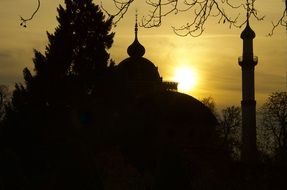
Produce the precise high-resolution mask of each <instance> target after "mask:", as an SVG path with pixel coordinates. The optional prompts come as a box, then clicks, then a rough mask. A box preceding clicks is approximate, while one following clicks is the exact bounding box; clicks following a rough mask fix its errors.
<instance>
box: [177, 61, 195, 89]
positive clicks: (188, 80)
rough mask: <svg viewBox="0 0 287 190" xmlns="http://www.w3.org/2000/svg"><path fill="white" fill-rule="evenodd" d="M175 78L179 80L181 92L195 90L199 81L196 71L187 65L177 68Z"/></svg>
mask: <svg viewBox="0 0 287 190" xmlns="http://www.w3.org/2000/svg"><path fill="white" fill-rule="evenodd" d="M174 80H175V81H176V82H178V90H179V91H181V92H189V91H191V90H193V89H194V87H195V86H196V84H197V81H198V79H197V75H196V72H195V71H194V70H193V69H192V68H190V67H187V66H182V67H179V68H176V69H175V72H174Z"/></svg>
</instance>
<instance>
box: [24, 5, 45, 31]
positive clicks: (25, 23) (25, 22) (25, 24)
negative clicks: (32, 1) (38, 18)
mask: <svg viewBox="0 0 287 190" xmlns="http://www.w3.org/2000/svg"><path fill="white" fill-rule="evenodd" d="M37 1H38V5H37V8H36V10H35V11H34V12H33V14H32V15H31V17H30V18H23V17H21V16H20V20H21V23H20V25H21V26H23V27H25V28H26V27H27V22H28V21H30V20H32V19H33V18H34V16H35V15H36V13H37V12H38V11H39V9H40V6H41V2H40V0H37Z"/></svg>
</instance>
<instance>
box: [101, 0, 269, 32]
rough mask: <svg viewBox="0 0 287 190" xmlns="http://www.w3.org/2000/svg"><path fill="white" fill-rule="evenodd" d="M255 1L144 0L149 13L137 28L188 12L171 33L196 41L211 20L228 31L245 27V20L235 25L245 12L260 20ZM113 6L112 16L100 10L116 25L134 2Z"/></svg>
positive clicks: (119, 0)
mask: <svg viewBox="0 0 287 190" xmlns="http://www.w3.org/2000/svg"><path fill="white" fill-rule="evenodd" d="M255 1H256V0H246V3H242V2H241V3H238V1H235V0H146V4H147V5H148V6H149V7H150V9H149V13H148V15H147V16H144V17H143V18H142V22H141V24H140V25H141V26H142V27H145V28H152V27H158V26H160V25H161V23H162V18H163V17H165V16H168V15H170V14H175V15H176V14H180V13H183V12H186V13H187V12H188V13H189V12H190V13H192V14H191V16H190V22H187V24H186V25H184V26H182V27H179V28H176V27H173V30H174V32H175V33H176V34H177V35H179V36H187V35H191V36H193V37H197V36H200V35H201V34H202V33H203V31H204V26H205V24H206V21H207V20H208V19H209V18H210V17H216V18H218V23H222V24H229V27H231V26H234V27H241V26H243V25H244V24H245V23H246V21H247V19H246V18H244V21H243V22H241V23H238V18H239V17H240V16H241V15H240V12H241V11H242V12H243V11H244V12H248V13H249V14H248V15H249V16H250V15H252V16H254V17H255V18H256V19H257V20H263V18H264V17H259V16H258V14H257V10H256V9H255V6H254V4H255ZM113 2H114V5H115V8H116V9H117V12H116V13H115V14H111V13H109V12H108V11H107V10H105V9H104V8H103V6H102V8H103V9H104V10H105V12H106V13H107V14H108V15H109V16H112V17H114V18H116V19H115V24H117V23H118V22H119V21H120V20H121V19H122V18H123V16H124V15H125V14H126V12H127V11H128V8H129V7H130V5H131V4H132V3H133V2H134V0H113ZM225 9H226V10H225ZM228 10H229V11H230V10H238V11H237V12H238V14H237V15H236V14H235V16H230V14H229V13H227V11H228ZM232 12H234V11H232ZM233 15H234V14H233Z"/></svg>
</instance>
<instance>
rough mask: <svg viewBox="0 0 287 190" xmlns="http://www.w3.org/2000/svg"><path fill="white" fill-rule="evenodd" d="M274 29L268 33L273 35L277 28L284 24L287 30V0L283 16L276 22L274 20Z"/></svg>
mask: <svg viewBox="0 0 287 190" xmlns="http://www.w3.org/2000/svg"><path fill="white" fill-rule="evenodd" d="M272 26H273V27H272V30H271V32H270V33H269V34H268V36H272V35H273V34H274V32H275V30H276V28H278V26H283V27H285V29H286V32H287V0H285V10H284V11H283V14H282V16H281V17H280V18H279V19H278V21H277V22H276V23H274V22H272Z"/></svg>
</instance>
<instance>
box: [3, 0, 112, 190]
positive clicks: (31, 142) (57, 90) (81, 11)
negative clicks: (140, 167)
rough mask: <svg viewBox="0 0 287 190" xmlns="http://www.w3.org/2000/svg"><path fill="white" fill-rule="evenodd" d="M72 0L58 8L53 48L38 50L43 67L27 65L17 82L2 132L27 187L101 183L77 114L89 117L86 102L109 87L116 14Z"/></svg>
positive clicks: (86, 0)
mask: <svg viewBox="0 0 287 190" xmlns="http://www.w3.org/2000/svg"><path fill="white" fill-rule="evenodd" d="M65 5H66V7H62V6H61V5H60V6H59V8H58V17H57V20H58V22H59V25H58V26H57V27H56V29H55V32H54V33H53V34H51V33H48V34H47V35H48V40H49V43H48V45H47V46H46V51H45V53H44V54H42V53H41V52H39V51H37V50H35V55H34V59H33V62H34V71H35V73H33V74H32V72H31V71H30V70H29V69H27V68H25V69H24V71H23V74H24V81H25V83H24V84H17V85H16V86H15V90H14V92H13V96H12V100H11V105H10V106H9V107H8V109H7V119H6V120H5V123H4V124H5V126H4V127H3V128H2V129H1V133H0V134H1V141H3V144H5V145H6V146H5V149H8V150H9V151H6V152H13V153H14V154H13V155H15V156H14V157H13V158H12V159H10V160H9V162H8V165H9V166H13V167H11V171H10V173H13V172H14V173H19V170H21V172H20V173H23V175H22V176H21V177H20V178H22V181H25V182H26V185H27V188H26V187H25V186H24V187H22V188H24V189H43V185H44V184H45V187H48V188H50V189H81V188H83V189H98V188H100V184H99V183H98V180H97V179H98V178H97V174H96V173H97V172H96V169H95V166H94V162H93V159H92V155H91V154H93V151H92V150H91V148H90V145H89V144H87V142H88V141H89V140H90V139H88V138H86V136H84V134H85V133H88V132H87V129H82V128H80V127H79V125H78V123H77V122H76V121H75V120H79V121H78V122H80V120H81V119H82V118H83V115H84V117H85V118H88V117H87V114H86V113H87V112H88V111H87V110H84V112H83V113H81V112H80V111H79V110H80V108H83V109H84V108H85V106H86V105H89V104H91V102H89V100H90V97H91V96H95V97H97V94H98V93H101V89H102V87H104V86H105V84H103V83H104V82H105V80H106V75H107V72H108V64H109V53H108V49H109V48H110V47H111V45H112V43H113V36H114V33H111V32H110V30H111V27H112V20H111V19H105V16H104V14H103V13H102V12H101V11H100V8H99V6H97V5H95V4H93V2H92V0H65ZM98 109H100V108H98ZM100 111H101V110H99V112H100ZM86 120H87V119H85V121H84V123H87V121H86ZM14 165H15V166H14ZM17 165H19V167H16V166H17ZM7 170H9V168H6V169H5V170H3V171H1V173H2V172H7ZM12 171H13V172H12ZM12 178H13V176H11V179H12ZM7 181H9V180H7ZM12 181H13V180H12ZM17 181H18V180H17ZM17 181H16V182H14V183H17ZM36 181H37V183H35V182H36ZM5 185H7V186H8V187H9V185H11V184H8V183H7V184H4V187H6V186H5ZM50 186H51V187H50Z"/></svg>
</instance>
